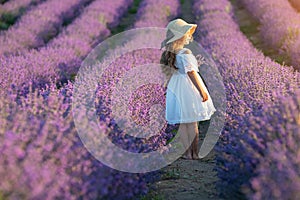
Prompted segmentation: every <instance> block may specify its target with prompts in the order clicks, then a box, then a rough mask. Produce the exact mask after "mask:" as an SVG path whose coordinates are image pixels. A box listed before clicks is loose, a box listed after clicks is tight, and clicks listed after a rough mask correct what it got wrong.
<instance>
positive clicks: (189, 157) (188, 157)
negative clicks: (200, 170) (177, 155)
mask: <svg viewBox="0 0 300 200" xmlns="http://www.w3.org/2000/svg"><path fill="white" fill-rule="evenodd" d="M181 158H183V159H186V160H192V159H193V158H192V156H191V155H182V156H181Z"/></svg>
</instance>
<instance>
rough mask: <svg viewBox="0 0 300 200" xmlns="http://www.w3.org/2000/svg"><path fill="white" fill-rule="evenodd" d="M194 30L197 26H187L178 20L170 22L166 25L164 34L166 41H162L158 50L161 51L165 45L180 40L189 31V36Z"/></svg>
mask: <svg viewBox="0 0 300 200" xmlns="http://www.w3.org/2000/svg"><path fill="white" fill-rule="evenodd" d="M196 28H197V24H189V23H187V22H186V21H184V20H183V19H180V18H178V19H175V20H172V21H170V22H169V24H168V25H167V29H168V30H167V34H166V39H164V41H162V43H161V48H160V49H162V48H163V47H164V46H165V45H167V44H169V43H171V42H174V41H175V40H178V39H180V38H182V37H183V36H184V35H185V34H186V33H187V32H188V30H190V29H191V34H193V33H194V32H195V30H196Z"/></svg>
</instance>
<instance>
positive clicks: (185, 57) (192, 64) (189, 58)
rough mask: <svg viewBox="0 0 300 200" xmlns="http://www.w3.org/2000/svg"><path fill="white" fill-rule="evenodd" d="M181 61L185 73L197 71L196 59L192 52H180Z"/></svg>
mask: <svg viewBox="0 0 300 200" xmlns="http://www.w3.org/2000/svg"><path fill="white" fill-rule="evenodd" d="M181 62H182V66H183V68H184V72H185V73H187V72H190V71H193V70H194V71H196V72H199V69H198V61H197V59H196V58H195V56H194V55H193V54H185V53H184V54H181Z"/></svg>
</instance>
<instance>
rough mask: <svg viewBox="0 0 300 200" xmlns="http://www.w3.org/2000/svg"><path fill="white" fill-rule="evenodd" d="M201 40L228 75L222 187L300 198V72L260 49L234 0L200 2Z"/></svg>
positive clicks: (253, 195)
mask: <svg viewBox="0 0 300 200" xmlns="http://www.w3.org/2000/svg"><path fill="white" fill-rule="evenodd" d="M193 11H194V13H195V15H196V18H197V24H198V25H199V27H201V28H200V34H199V38H198V39H199V42H200V43H201V44H202V45H203V46H204V47H205V48H206V49H207V50H208V51H209V52H210V54H212V55H213V58H214V59H215V61H216V62H217V65H218V68H219V70H220V72H221V74H222V76H223V79H224V84H225V86H226V96H227V102H228V104H227V108H228V110H227V114H228V115H227V117H226V123H225V127H224V130H223V132H222V135H221V137H220V140H219V142H218V143H217V145H216V147H215V149H216V152H217V157H216V161H217V167H216V170H217V173H218V177H219V178H220V180H219V182H218V184H217V187H218V189H219V191H220V193H221V194H222V195H224V196H226V197H230V198H242V197H245V196H247V197H248V198H249V199H296V197H297V196H298V197H299V191H298V188H299V184H300V181H299V180H300V174H299V167H300V165H299V150H300V149H299V145H298V144H299V142H300V140H299V139H300V138H299V126H300V121H299V112H300V110H299V98H300V91H299V85H300V74H299V72H297V71H294V70H293V69H292V68H291V67H288V66H281V65H279V64H278V63H275V62H273V61H272V60H271V59H270V58H268V57H264V55H263V54H262V53H261V52H260V51H258V50H257V49H255V48H254V47H253V46H252V45H251V43H250V42H249V40H247V38H246V36H245V35H243V34H242V33H241V31H240V29H239V26H238V25H237V23H236V22H235V21H234V20H233V17H234V14H233V11H232V6H231V4H230V2H229V1H228V0H215V1H210V0H196V1H195V2H194V9H193Z"/></svg>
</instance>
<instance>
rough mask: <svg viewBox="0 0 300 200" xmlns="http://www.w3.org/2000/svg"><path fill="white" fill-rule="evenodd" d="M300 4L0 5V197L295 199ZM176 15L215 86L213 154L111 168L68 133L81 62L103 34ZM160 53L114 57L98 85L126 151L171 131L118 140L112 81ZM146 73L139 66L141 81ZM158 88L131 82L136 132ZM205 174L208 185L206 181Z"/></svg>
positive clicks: (299, 172) (200, 0)
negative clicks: (219, 120) (220, 97)
mask: <svg viewBox="0 0 300 200" xmlns="http://www.w3.org/2000/svg"><path fill="white" fill-rule="evenodd" d="M299 6H300V4H299V3H298V1H297V0H273V1H270V0H190V1H188V0H168V1H167V0H114V1H107V0H64V1H58V0H2V1H1V0H0V152H1V157H0V177H1V181H0V200H10V199H13V200H15V199H16V200H17V199H37V200H39V199H142V200H149V199H191V200H193V199H255V200H260V199H280V200H282V199H291V200H294V199H295V200H296V199H299V197H300V190H299V189H300V73H299V70H300V7H299ZM179 17H180V18H182V19H184V20H185V21H187V22H189V23H194V24H197V25H198V28H197V30H196V32H195V34H194V40H195V41H196V42H198V43H199V44H201V45H202V47H203V48H204V49H205V51H206V52H207V54H208V55H210V56H211V58H212V59H213V61H214V63H215V65H216V67H217V69H218V71H219V73H220V75H221V77H222V80H223V83H224V87H225V92H226V107H227V110H226V113H224V115H225V117H226V118H225V123H224V127H223V130H222V132H221V135H220V138H219V140H218V142H217V144H216V145H215V147H214V149H213V156H212V157H210V158H207V159H202V160H197V161H179V162H185V163H188V164H182V163H179V164H176V163H177V162H178V161H176V162H175V167H177V168H176V169H175V170H174V169H173V168H170V166H169V167H166V168H165V169H168V170H171V171H169V172H168V173H167V175H166V174H165V173H164V172H163V170H155V171H151V172H145V173H129V172H124V171H119V170H116V169H113V168H111V167H109V166H107V165H105V164H104V163H102V162H100V161H99V160H97V159H96V158H95V157H94V156H93V155H92V154H91V152H90V151H89V150H88V149H87V148H86V146H85V145H84V144H83V142H82V138H80V136H79V135H78V128H77V127H76V125H75V122H74V115H73V112H72V103H73V101H74V88H75V86H76V84H75V81H76V78H78V72H79V70H80V66H81V64H82V62H83V61H84V59H85V58H86V57H87V56H88V54H89V53H90V52H91V51H92V50H93V49H94V48H95V47H96V46H97V45H98V44H99V43H101V42H102V41H105V40H106V39H108V38H109V37H111V36H114V35H116V34H119V33H121V32H123V31H127V30H131V29H138V28H144V27H158V28H165V27H166V25H167V24H168V22H169V21H170V20H173V19H175V18H179ZM143 40H145V38H138V37H137V38H133V39H132V41H133V42H134V43H138V42H142V41H143ZM147 40H150V42H151V39H149V38H147ZM133 42H132V43H130V42H128V43H125V44H124V48H126V47H131V46H133ZM159 48H160V47H159V46H158V47H157V49H150V48H149V49H137V50H135V51H132V52H130V53H127V54H126V55H124V56H121V57H119V58H118V59H116V60H115V61H114V62H113V63H110V64H109V68H108V69H109V70H106V71H104V72H103V78H102V79H101V80H98V82H97V83H96V84H97V90H96V91H94V95H95V99H96V101H95V102H93V105H94V107H95V110H96V114H97V119H98V120H99V124H100V129H101V132H103V133H105V134H106V135H107V138H109V139H110V140H111V141H113V143H114V144H115V145H117V146H119V147H120V148H122V149H124V150H126V151H129V152H134V153H142V152H149V151H156V150H157V149H158V148H160V147H164V146H165V145H166V144H168V143H169V141H170V140H172V137H173V136H174V130H176V126H167V125H166V124H165V126H164V127H163V130H162V131H161V132H160V134H159V135H158V136H157V135H156V136H153V137H149V138H147V139H141V138H135V137H128V135H127V134H126V133H125V131H124V132H123V131H122V130H120V129H119V128H118V127H117V124H116V122H115V120H114V118H113V116H112V109H113V106H114V104H117V103H122V100H123V99H128V98H129V97H128V96H127V95H125V94H120V96H119V97H118V98H119V100H120V102H117V103H116V102H115V103H113V101H112V100H113V97H114V96H113V95H115V93H114V90H116V88H117V86H118V84H119V83H118V81H119V80H121V79H122V78H123V75H124V74H126V73H127V72H128V71H130V70H134V68H135V67H136V66H142V65H146V64H148V63H159V59H160V56H161V53H162V51H163V50H159ZM199 67H200V66H199ZM208 67H210V66H208ZM146 70H147V69H146ZM155 74H156V73H155V72H151V71H150V70H149V72H148V74H147V76H148V77H147V78H150V79H155V77H153V76H154V75H155ZM136 76H139V74H138V73H137V74H136ZM206 78H207V77H205V76H204V77H203V79H204V80H205V79H206ZM145 79H146V78H145ZM206 81H207V82H209V80H206ZM133 82H134V80H133ZM89 84H95V83H94V82H93V81H92V80H90V83H89ZM136 84H137V83H136ZM208 89H210V88H208ZM164 93H165V88H164V87H163V84H160V83H156V84H149V85H146V86H143V87H139V88H138V89H137V91H136V93H135V95H134V96H131V97H130V98H129V102H130V105H129V107H128V108H126V109H127V110H129V111H130V112H131V113H132V115H131V117H132V122H134V123H137V124H139V125H141V126H145V127H146V126H147V123H148V121H149V115H150V114H149V113H150V112H151V111H152V110H151V109H150V108H151V107H152V106H153V105H157V104H159V105H162V106H164V105H165V96H164ZM212 93H213V92H212ZM77 98H78V97H77ZM120 112H122V113H125V112H126V111H120ZM87 114H88V113H84V112H82V113H80V116H85V115H87ZM82 120H84V117H83V118H82ZM87 129H88V127H87ZM202 133H203V132H202ZM200 137H204V135H201V134H200ZM94 139H95V141H96V140H97V137H94ZM104 152H105V153H104ZM100 154H101V152H100ZM104 154H105V155H104ZM101 156H104V157H106V158H108V159H113V158H114V157H115V156H116V155H114V154H113V153H112V152H111V153H109V152H108V153H107V151H104V150H103V152H102V155H101ZM152 164H153V163H152ZM128 166H129V167H133V166H134V165H133V164H132V163H128ZM172 166H173V165H172ZM191 169H195V170H193V171H191ZM176 170H178V171H180V173H179V172H178V171H176ZM182 171H184V172H189V176H190V178H186V177H185V176H184V174H182V173H183V172H182ZM211 172H214V173H215V179H216V181H212V180H210V178H209V177H207V176H206V175H207V174H209V175H210V173H211ZM194 179H197V182H193V181H192V180H194ZM183 180H185V181H183ZM179 181H182V182H179ZM163 182H165V185H163ZM158 183H159V184H158ZM154 185H155V187H153V186H154ZM167 185H169V187H167ZM192 186H193V187H192ZM165 187H167V189H166V188H165ZM191 188H196V189H191ZM197 188H198V189H197Z"/></svg>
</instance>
